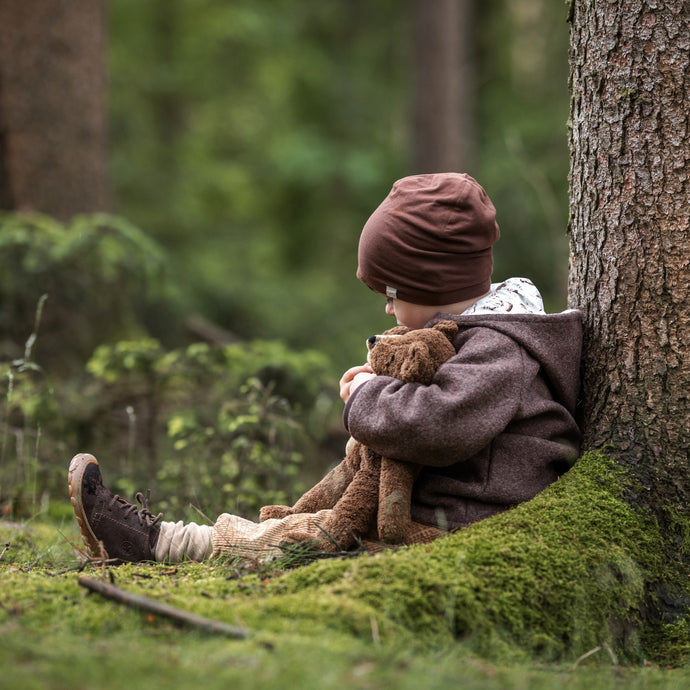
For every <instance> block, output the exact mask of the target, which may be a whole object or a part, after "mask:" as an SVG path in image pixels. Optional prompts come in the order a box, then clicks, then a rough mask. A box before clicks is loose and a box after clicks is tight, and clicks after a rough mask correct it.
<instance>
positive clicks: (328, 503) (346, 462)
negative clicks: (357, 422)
mask: <svg viewBox="0 0 690 690" xmlns="http://www.w3.org/2000/svg"><path fill="white" fill-rule="evenodd" d="M360 445H361V444H360V443H359V442H357V441H355V440H354V439H353V438H351V439H350V440H349V441H348V442H347V445H346V446H345V458H344V459H343V460H342V462H341V463H340V464H338V465H337V466H336V467H334V468H333V469H332V470H331V471H330V472H329V473H328V474H327V475H326V476H325V477H324V478H323V479H322V480H321V481H320V482H319V483H318V484H317V485H316V486H314V487H312V488H311V489H309V491H307V493H305V494H304V495H303V496H302V498H300V499H299V500H298V501H297V503H295V505H294V506H292V509H293V511H294V512H295V513H316V512H318V511H319V510H323V509H324V508H333V506H335V504H336V503H337V502H338V501H339V500H340V498H341V496H342V495H343V493H344V492H345V490H346V489H347V487H348V486H349V485H350V482H351V481H352V479H353V477H354V476H355V475H356V474H357V472H358V471H359V467H360V461H361V455H360V453H359V451H358V448H359V446H360Z"/></svg>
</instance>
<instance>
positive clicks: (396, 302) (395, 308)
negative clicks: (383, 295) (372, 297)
mask: <svg viewBox="0 0 690 690" xmlns="http://www.w3.org/2000/svg"><path fill="white" fill-rule="evenodd" d="M438 312H439V308H438V307H429V306H424V305H421V304H412V303H411V302H405V301H404V300H401V299H393V298H390V297H389V298H388V299H387V300H386V314H388V316H395V318H396V320H397V322H398V326H407V327H408V328H413V329H416V328H424V326H426V324H427V323H428V321H429V320H430V319H432V318H433V317H434V316H436V314H438Z"/></svg>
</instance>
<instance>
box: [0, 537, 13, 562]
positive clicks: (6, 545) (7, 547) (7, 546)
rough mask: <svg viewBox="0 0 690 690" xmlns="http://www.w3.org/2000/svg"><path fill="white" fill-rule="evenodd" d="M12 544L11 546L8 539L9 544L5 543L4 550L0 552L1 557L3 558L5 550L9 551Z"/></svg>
mask: <svg viewBox="0 0 690 690" xmlns="http://www.w3.org/2000/svg"><path fill="white" fill-rule="evenodd" d="M10 546H11V544H10V542H9V541H8V542H7V544H5V548H4V549H3V550H2V553H0V559H2V557H3V556H4V555H5V552H6V551H7V549H9V548H10Z"/></svg>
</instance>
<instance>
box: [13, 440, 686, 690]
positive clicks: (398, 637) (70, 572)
mask: <svg viewBox="0 0 690 690" xmlns="http://www.w3.org/2000/svg"><path fill="white" fill-rule="evenodd" d="M623 481H624V477H622V476H620V475H618V474H616V472H615V471H614V469H613V468H612V466H611V464H610V463H609V462H608V461H607V460H606V458H605V457H604V456H602V455H596V454H590V455H588V456H585V457H584V458H583V459H582V460H581V461H580V462H579V463H578V465H577V466H576V468H575V470H573V471H572V472H571V473H569V474H568V475H567V476H565V477H564V478H562V479H561V480H560V481H559V482H557V483H556V484H555V485H554V486H552V487H551V488H549V489H548V490H547V491H546V492H544V493H543V494H541V495H540V496H538V497H537V498H536V499H535V500H533V501H531V502H530V503H528V504H525V505H523V506H520V507H519V508H517V509H515V510H513V511H510V512H508V513H505V514H503V515H500V516H497V517H495V518H492V519H490V520H487V521H484V522H482V523H479V524H477V525H475V526H473V527H471V528H469V529H467V530H464V531H462V532H460V533H457V534H454V535H450V536H448V537H444V538H442V539H440V540H438V541H437V542H434V543H433V544H429V545H421V546H415V547H412V548H408V549H400V550H396V551H391V552H384V553H381V554H377V555H373V556H359V557H356V558H350V559H344V560H340V559H337V560H330V559H329V560H321V561H317V562H315V563H312V564H310V565H305V566H302V567H298V568H295V569H293V570H290V571H285V570H283V569H282V568H281V567H280V564H278V565H273V566H264V567H242V566H238V564H230V563H227V562H223V561H222V560H219V559H218V560H214V561H211V562H209V563H206V564H181V565H177V566H166V565H154V564H146V565H125V566H121V567H119V568H110V569H109V570H108V571H107V572H103V571H101V570H99V569H97V568H93V567H91V566H89V567H88V568H86V570H85V571H84V573H81V572H80V571H79V568H80V565H79V561H78V558H77V553H76V550H75V547H80V546H81V543H80V540H79V537H78V533H77V529H76V527H75V525H74V523H73V520H72V519H71V515H69V512H68V511H65V512H64V513H63V514H62V516H61V517H60V516H57V515H53V516H52V521H51V522H47V521H45V520H44V521H39V518H37V519H36V520H35V521H30V522H28V523H26V524H21V525H12V524H9V523H2V522H0V551H1V550H2V549H3V548H4V546H3V545H4V544H5V543H9V544H10V547H9V548H8V549H7V551H6V552H5V553H4V555H3V556H2V558H1V559H0V687H3V688H14V687H17V688H19V687H21V688H32V687H36V688H43V687H51V688H61V687H69V688H79V687H85V688H86V687H88V688H100V687H102V688H111V687H121V686H124V685H125V684H129V683H131V682H136V681H137V680H139V679H142V680H143V679H145V682H146V685H147V686H148V687H153V688H155V687H159V686H160V687H166V688H170V687H186V686H189V685H191V684H192V683H196V684H199V685H201V684H203V685H204V686H205V687H209V688H213V687H221V686H222V687H238V686H239V687H252V688H273V687H276V688H284V687H292V686H295V687H300V688H312V687H314V688H317V687H318V688H329V687H341V686H342V685H347V686H349V687H353V688H360V687H362V688H375V687H400V688H406V687H418V686H423V687H425V688H445V687H456V686H457V685H458V684H459V683H461V684H462V685H463V687H469V688H475V687H476V688H488V689H491V688H524V687H530V688H555V687H557V686H558V687H560V686H565V687H567V688H580V687H582V688H585V687H587V688H588V689H589V690H592V689H593V688H598V687H601V688H608V687H617V686H620V687H626V688H636V687H640V688H642V687H645V688H648V687H659V688H675V687H678V688H680V687H687V685H688V683H689V682H690V670H684V669H683V668H676V669H675V670H673V671H670V670H668V669H666V668H665V667H666V666H668V665H676V666H677V665H679V664H681V663H683V662H684V659H685V655H686V654H687V652H688V649H689V648H690V642H689V641H690V635H689V634H688V632H689V627H690V626H689V624H688V619H687V618H684V617H678V618H676V619H675V620H673V621H668V622H666V623H665V624H664V625H661V624H657V625H655V626H654V628H653V631H652V632H653V634H650V633H649V627H647V628H645V627H644V625H643V623H644V621H642V620H641V617H640V611H641V606H642V604H643V603H644V601H645V597H646V596H648V591H647V590H646V588H645V584H646V583H648V582H649V581H654V582H656V581H658V580H659V579H660V578H662V575H663V574H664V573H663V572H662V571H663V570H664V568H665V567H666V565H665V562H664V558H663V556H664V549H663V540H662V539H661V536H660V535H659V534H658V533H657V530H656V528H655V526H654V523H652V522H651V521H649V520H645V519H644V518H643V517H641V516H640V515H638V514H636V513H635V511H633V510H632V509H631V508H630V507H629V506H628V505H627V504H626V503H624V502H622V501H621V500H620V499H619V498H618V496H619V494H620V488H621V486H622V482H623ZM39 517H40V516H39ZM80 574H89V575H90V576H92V577H101V576H106V577H112V578H113V579H114V581H115V584H117V585H118V586H120V587H122V588H123V589H128V590H131V591H133V592H136V593H137V594H140V595H144V596H148V597H150V598H151V599H155V600H158V601H162V602H165V603H168V604H172V605H174V606H177V607H179V608H182V609H184V610H187V611H192V612H194V613H197V614H201V615H204V616H207V617H210V618H215V619H218V620H223V621H225V622H228V623H231V624H234V625H242V626H246V627H247V628H249V629H250V630H251V631H252V633H253V635H252V637H251V638H250V639H249V640H245V641H238V640H229V639H226V638H219V637H216V636H212V635H210V634H204V633H202V632H199V631H195V630H189V629H181V628H179V627H176V626H175V625H173V624H172V623H171V622H169V621H166V620H164V619H160V618H158V617H152V616H148V615H146V614H142V613H140V612H137V611H134V610H130V609H128V608H125V607H124V606H122V605H120V604H116V603H113V602H111V601H108V600H105V599H103V598H101V597H100V596H98V595H93V594H88V593H87V592H86V590H84V589H83V588H82V587H80V586H79V585H78V583H77V579H78V577H79V575H80ZM681 575H682V573H678V572H669V573H667V583H668V590H669V591H670V590H671V589H672V588H673V587H674V586H675V587H676V588H682V585H683V583H682V582H681V581H680V577H681ZM685 578H686V579H687V574H685ZM647 626H649V624H647ZM595 649H598V650H599V651H597V652H596V653H593V654H592V655H591V656H589V657H587V659H585V660H582V661H580V662H577V660H578V658H579V657H580V656H581V655H583V654H585V653H586V652H589V651H592V650H595ZM614 660H615V661H618V662H619V665H616V664H615V663H614ZM576 662H577V663H576Z"/></svg>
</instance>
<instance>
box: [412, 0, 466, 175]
mask: <svg viewBox="0 0 690 690" xmlns="http://www.w3.org/2000/svg"><path fill="white" fill-rule="evenodd" d="M472 8H473V1H472V0H434V2H428V1H426V0H413V6H412V21H413V27H414V37H413V42H414V48H415V68H416V74H415V94H414V136H413V150H414V161H413V166H414V172H415V173H423V172H439V171H447V170H457V171H463V170H467V169H468V168H469V167H470V164H471V158H472V139H473V105H474V74H475V64H474V61H475V56H474V41H473V30H474V29H473V22H472V18H473V12H472Z"/></svg>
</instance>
